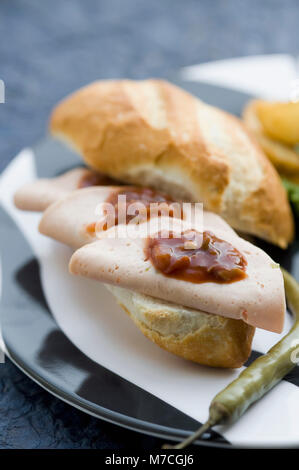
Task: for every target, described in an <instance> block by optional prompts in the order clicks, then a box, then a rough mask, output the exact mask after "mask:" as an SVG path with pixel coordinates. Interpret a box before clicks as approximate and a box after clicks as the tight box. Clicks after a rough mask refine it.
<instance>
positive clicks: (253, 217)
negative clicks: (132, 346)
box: [15, 80, 294, 367]
mask: <svg viewBox="0 0 299 470" xmlns="http://www.w3.org/2000/svg"><path fill="white" fill-rule="evenodd" d="M50 131H51V132H52V134H53V135H54V136H56V137H59V138H61V139H62V140H63V141H66V142H67V143H68V144H70V145H71V146H72V147H73V148H75V149H76V150H77V151H78V152H79V153H80V154H81V155H82V156H83V158H84V160H85V162H86V163H87V165H88V166H89V167H90V169H88V170H84V169H77V170H72V171H71V172H68V173H66V174H65V175H62V176H60V177H58V178H54V179H52V180H40V181H37V182H33V183H32V184H30V185H27V186H26V187H25V188H21V189H20V190H19V191H18V192H17V193H16V195H15V203H16V205H17V207H19V208H21V209H25V210H45V212H44V214H43V216H42V219H41V222H40V226H39V230H40V232H41V233H42V234H44V235H47V236H49V237H51V238H54V239H56V240H57V241H59V242H62V243H65V244H67V245H69V246H71V247H73V248H74V249H76V250H77V251H76V252H75V253H74V255H73V257H72V260H71V262H70V271H71V272H72V273H73V274H76V275H81V276H85V277H89V278H92V279H96V280H97V281H100V282H103V283H104V284H105V285H106V286H107V287H108V289H109V290H110V291H111V293H112V294H113V295H114V297H115V298H116V300H117V301H118V303H119V304H120V305H121V306H122V307H123V308H124V310H125V311H126V312H127V313H128V314H129V315H130V317H131V318H132V319H133V321H134V323H135V324H136V325H137V326H138V327H139V328H140V330H141V331H142V332H143V333H144V334H145V336H147V337H148V338H150V339H151V340H152V341H154V342H155V343H156V344H158V345H159V346H161V347H162V348H164V349H166V350H168V351H170V352H172V353H174V354H176V355H178V356H181V357H183V358H185V359H189V360H192V361H195V362H198V363H200V364H205V365H210V366H214V367H240V366H241V365H242V364H244V362H245V361H246V360H247V358H248V357H249V355H250V352H251V343H252V338H253V335H254V331H255V328H256V327H260V328H264V329H268V330H271V331H275V332H280V331H281V329H282V325H283V319H284V313H285V298H284V288H283V280H282V275H281V272H280V270H279V268H278V266H277V265H276V264H275V263H274V262H273V261H272V260H271V258H269V256H268V255H266V254H265V253H264V252H263V251H262V250H260V249H258V248H257V247H255V246H254V245H252V244H250V243H248V242H247V241H245V240H243V239H242V238H240V237H239V236H238V235H237V234H236V232H235V231H234V230H233V228H235V229H237V230H239V231H241V232H244V233H249V234H254V235H256V236H258V237H260V238H264V239H266V240H268V241H270V242H272V243H274V244H277V245H279V246H280V247H283V248H285V247H286V246H287V245H288V244H289V243H290V242H291V241H292V238H293V230H294V229H293V219H292V215H291V211H290V207H289V204H288V201H287V198H286V194H285V191H284V189H283V187H282V185H281V183H280V180H279V177H278V175H277V173H276V171H275V170H274V168H273V167H272V165H271V164H270V162H269V161H268V160H267V159H266V158H265V157H264V155H263V153H262V152H261V151H260V149H259V148H258V146H257V145H256V144H255V142H254V141H253V140H252V139H251V137H250V136H249V134H247V132H246V131H245V130H244V128H243V126H242V124H241V123H240V121H239V120H238V119H237V118H235V117H233V116H231V115H229V114H227V113H225V112H223V111H221V110H219V109H216V108H213V107H211V106H208V105H206V104H204V103H203V102H201V101H200V100H198V99H196V98H194V97H192V96H191V95H189V94H188V93H186V92H185V91H183V90H181V89H179V88H177V87H176V86H174V85H171V84H169V83H167V82H164V81H160V80H147V81H143V82H133V81H127V80H123V81H104V82H96V83H94V84H92V85H89V86H88V87H85V88H83V89H82V90H79V91H78V92H76V93H75V94H73V95H71V96H70V97H69V98H67V99H66V100H64V101H63V102H62V103H60V104H59V105H58V106H57V107H56V108H55V109H54V111H53V114H52V117H51V121H50ZM84 172H85V173H84ZM84 181H85V182H84ZM115 181H117V183H115ZM112 184H113V186H112ZM119 184H125V185H128V184H129V185H130V186H119ZM104 185H105V186H104ZM136 185H137V186H136ZM88 186H89V187H88ZM123 194H126V196H128V195H129V198H131V201H130V202H136V201H137V202H138V201H139V202H140V200H141V201H142V202H143V203H145V204H148V203H150V202H156V201H159V202H161V201H162V202H165V203H166V205H169V204H171V203H172V202H176V201H180V202H182V201H191V202H199V201H200V202H202V203H203V205H204V209H205V211H204V214H203V221H202V224H200V225H198V224H196V223H194V221H192V223H191V222H190V220H188V217H185V215H184V216H182V214H181V213H180V214H179V215H178V216H175V215H173V214H172V215H171V216H169V214H168V216H167V217H164V215H163V213H160V214H159V215H158V216H157V217H156V219H155V221H156V224H154V226H152V225H151V222H152V220H153V218H151V217H148V213H147V210H146V212H145V214H146V216H145V218H143V219H142V220H141V222H139V225H140V231H141V234H142V231H144V233H147V235H146V236H145V235H143V236H141V237H140V238H138V239H137V240H134V242H133V243H131V242H130V239H126V238H125V237H122V238H121V239H118V238H117V237H115V234H116V232H117V231H118V230H119V228H121V227H124V226H126V225H128V224H129V221H128V220H127V219H126V220H125V221H123V222H119V221H117V222H116V223H115V224H112V226H111V227H108V229H107V227H105V228H104V229H103V226H102V225H101V228H100V229H99V228H98V224H99V223H100V222H101V220H102V217H103V214H104V207H105V204H106V203H107V201H108V202H109V201H110V202H111V201H112V200H113V201H114V202H113V204H114V207H117V206H116V205H115V204H116V203H115V200H114V199H115V195H117V196H119V195H123ZM146 207H147V206H146ZM217 214H218V215H217ZM220 216H221V217H220ZM170 219H171V220H170ZM282 220H283V223H282ZM170 222H171V224H172V226H173V228H174V232H172V235H171V237H172V238H174V239H175V240H176V239H179V236H181V237H183V238H184V237H186V236H187V237H189V234H190V233H191V234H192V236H194V237H195V238H196V237H198V236H199V235H198V234H202V235H203V236H205V235H207V237H208V238H209V237H210V238H209V240H210V241H209V242H208V245H207V246H208V258H209V257H210V258H209V259H213V258H211V256H210V255H211V254H213V253H214V254H215V250H214V248H215V246H217V247H218V244H219V243H220V245H221V246H224V247H226V248H225V250H228V253H230V254H231V253H232V256H231V260H234V262H237V261H236V260H239V261H240V260H243V261H244V265H242V266H241V267H240V266H239V265H238V264H237V265H236V266H234V267H233V268H232V269H231V271H230V270H229V269H228V270H225V269H224V271H223V266H222V265H221V263H218V264H217V262H218V261H217V262H216V264H215V263H214V264H213V263H212V265H211V270H210V267H209V269H206V270H205V275H206V276H208V277H207V279H205V280H204V281H202V280H201V281H200V282H198V283H197V282H193V280H192V279H191V278H190V277H189V278H178V277H177V274H178V272H180V269H179V270H177V271H176V274H175V275H173V274H170V273H169V272H167V273H166V272H161V270H160V269H159V266H158V267H157V266H156V265H155V264H153V262H152V261H153V260H151V259H150V257H149V258H147V256H146V254H145V250H146V246H147V245H146V244H147V243H149V240H150V239H151V238H155V236H156V235H157V234H158V229H157V224H162V227H163V226H164V225H163V224H169V223H170ZM179 223H180V224H183V227H185V228H184V231H183V232H179V231H177V232H176V229H177V230H178V224H179ZM188 223H189V224H188ZM184 224H185V225H184ZM190 224H191V225H190ZM230 225H231V227H233V228H231V227H230ZM180 226H181V225H180ZM159 227H160V225H159ZM148 233H149V235H148ZM159 233H160V232H159ZM179 233H180V235H179ZM213 237H214V238H213ZM215 237H216V238H215ZM158 238H159V237H158ZM196 239H197V238H196ZM210 242H211V243H210ZM190 243H191V245H192V243H193V239H192V240H191V242H190V240H189V239H188V240H187V248H188V247H189V248H188V249H187V248H186V250H187V251H188V253H187V251H186V252H184V255H186V256H185V258H186V257H188V256H189V259H191V258H192V256H193V255H194V254H196V256H197V255H200V256H201V255H202V253H200V250H201V245H200V244H196V246H195V247H193V248H191V252H190V246H189V245H190ZM213 243H214V245H215V246H214V245H213ZM184 246H185V245H184ZM184 246H183V250H184V249H185V248H184ZM164 248H165V247H164ZM164 248H163V249H164ZM166 248H167V247H166ZM210 248H211V249H210ZM193 249H194V250H195V251H192V250H193ZM213 250H214V251H213ZM220 251H221V250H220ZM216 252H217V250H216ZM162 258H163V257H161V259H162ZM228 258H230V256H229V257H228ZM192 259H193V258H192ZM179 261H180V262H181V259H180V260H179ZM185 261H186V259H185ZM219 268H220V269H219ZM187 271H188V270H187ZM241 271H242V272H241ZM219 272H220V273H222V274H223V273H224V274H223V275H224V277H223V278H221V279H219V278H218V277H217V276H218V274H219ZM240 272H241V274H242V273H243V274H244V278H240V279H239V278H238V279H236V280H235V279H234V280H233V281H234V282H233V281H232V279H230V278H229V279H228V280H227V278H226V276H228V275H229V276H230V275H231V273H239V274H240ZM211 273H212V274H213V273H216V274H215V276H216V281H215V279H212V278H211V277H209V276H211ZM187 274H188V273H187ZM222 274H221V276H222ZM188 275H189V274H188Z"/></svg>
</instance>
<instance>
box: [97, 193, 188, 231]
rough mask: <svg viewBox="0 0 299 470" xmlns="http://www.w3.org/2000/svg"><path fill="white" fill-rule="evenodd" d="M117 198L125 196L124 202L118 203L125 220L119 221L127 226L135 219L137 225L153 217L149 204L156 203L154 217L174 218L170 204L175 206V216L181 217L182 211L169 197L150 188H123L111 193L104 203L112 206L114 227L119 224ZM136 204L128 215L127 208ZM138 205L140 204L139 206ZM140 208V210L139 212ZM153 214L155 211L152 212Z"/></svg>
mask: <svg viewBox="0 0 299 470" xmlns="http://www.w3.org/2000/svg"><path fill="white" fill-rule="evenodd" d="M118 196H126V202H125V203H120V204H123V205H124V207H123V208H122V210H123V212H125V220H124V221H121V222H124V223H126V224H128V223H129V222H130V221H131V220H132V219H134V218H135V217H137V220H138V223H142V222H146V221H147V220H149V219H150V217H151V215H153V207H152V211H151V204H154V203H157V204H158V206H157V211H156V214H155V215H163V214H164V215H168V216H169V217H174V215H175V214H174V210H173V209H172V208H171V207H169V206H170V205H172V204H176V206H173V207H174V208H175V207H176V208H177V210H176V212H177V214H176V215H177V216H179V217H182V209H181V205H180V204H179V203H178V202H176V203H175V201H173V199H171V198H170V196H167V195H165V194H163V193H159V192H158V191H154V190H153V189H150V188H139V187H133V188H132V187H130V188H128V187H127V188H124V189H121V190H119V191H115V192H113V193H112V194H111V195H110V196H109V197H108V198H107V200H106V202H108V203H110V204H112V205H113V206H114V209H115V225H118V223H119V211H120V207H119V199H118ZM134 203H137V204H136V207H135V209H136V211H135V209H134V208H133V210H132V212H133V213H132V214H128V207H129V206H130V205H131V204H134ZM138 203H141V204H140V206H139V205H138ZM139 208H140V210H139ZM154 212H155V211H154Z"/></svg>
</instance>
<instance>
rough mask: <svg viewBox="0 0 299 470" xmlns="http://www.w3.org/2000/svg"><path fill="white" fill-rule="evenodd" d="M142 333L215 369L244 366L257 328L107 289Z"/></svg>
mask: <svg viewBox="0 0 299 470" xmlns="http://www.w3.org/2000/svg"><path fill="white" fill-rule="evenodd" d="M107 288H108V290H110V291H111V292H112V294H113V295H114V297H115V298H116V299H117V302H118V303H119V305H120V306H121V307H122V308H123V309H124V310H125V311H126V312H127V313H128V315H129V316H130V318H131V319H132V320H133V321H134V323H135V324H136V325H137V327H138V328H139V329H140V330H141V331H142V333H143V334H144V335H145V336H146V337H147V338H149V339H150V340H151V341H153V342H154V343H156V344H157V345H158V346H160V347H161V348H163V349H166V351H169V352H171V353H173V354H176V355H177V356H180V357H183V358H184V359H189V360H190V361H194V362H198V363H199V364H203V365H208V366H212V367H241V366H242V365H243V364H244V362H245V361H246V360H247V359H248V357H249V355H250V352H251V343H252V339H253V336H254V332H255V328H254V327H253V326H250V325H247V324H246V323H244V322H243V321H242V320H233V319H231V318H224V317H220V316H218V315H210V314H208V313H204V312H201V311H199V310H192V309H190V308H186V307H183V306H181V305H176V304H172V303H169V302H164V301H163V300H158V299H155V298H154V297H150V296H148V295H142V294H139V293H137V292H133V291H130V290H127V289H122V288H121V287H115V286H110V285H109V286H108V285H107Z"/></svg>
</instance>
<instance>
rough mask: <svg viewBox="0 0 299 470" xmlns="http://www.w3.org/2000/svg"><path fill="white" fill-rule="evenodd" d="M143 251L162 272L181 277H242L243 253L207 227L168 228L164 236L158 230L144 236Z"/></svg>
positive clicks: (214, 279)
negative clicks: (154, 234)
mask: <svg viewBox="0 0 299 470" xmlns="http://www.w3.org/2000/svg"><path fill="white" fill-rule="evenodd" d="M145 255H146V257H147V259H150V261H151V262H152V264H153V265H154V267H155V268H156V269H157V270H158V271H160V272H161V273H163V274H164V275H165V276H170V277H173V278H175V279H180V280H183V281H188V282H194V283H202V282H217V283H220V284H223V283H230V282H235V281H239V280H241V279H244V278H245V277H246V272H245V269H246V265H247V261H246V259H245V258H244V256H243V255H242V254H241V253H240V251H239V250H237V249H236V248H234V247H233V245H231V244H230V243H228V242H227V241H225V240H222V239H220V238H218V237H216V236H215V235H214V234H213V233H212V232H210V231H205V232H203V233H199V232H197V231H196V230H187V231H185V232H184V233H182V234H181V236H178V235H177V234H174V233H173V232H172V233H170V234H168V237H167V238H166V237H163V233H162V232H159V233H158V234H157V236H156V237H149V239H148V240H147V244H146V248H145Z"/></svg>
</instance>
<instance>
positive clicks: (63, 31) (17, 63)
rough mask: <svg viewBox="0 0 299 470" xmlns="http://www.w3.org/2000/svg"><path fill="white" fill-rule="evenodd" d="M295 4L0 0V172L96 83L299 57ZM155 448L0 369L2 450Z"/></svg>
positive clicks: (270, 0) (280, 0)
mask: <svg viewBox="0 0 299 470" xmlns="http://www.w3.org/2000/svg"><path fill="white" fill-rule="evenodd" d="M298 28H299V2H298V0H263V1H262V0H203V1H200V0H97V1H96V0H44V1H41V0H31V1H30V0H1V3H0V78H2V79H3V80H4V81H5V84H6V103H5V104H1V105H0V171H1V170H2V169H3V168H4V167H5V166H6V165H7V163H8V162H9V161H10V160H11V159H12V158H13V156H14V155H15V154H16V153H17V152H18V151H19V150H20V149H21V148H22V147H24V146H26V145H30V144H32V143H33V142H35V141H36V140H38V139H40V138H42V136H43V135H44V133H45V128H46V122H47V117H48V114H49V112H50V110H51V108H52V106H53V105H54V104H55V103H56V101H57V100H58V99H60V98H61V97H63V96H64V95H65V94H67V93H69V92H70V91H72V90H74V89H76V88H77V87H79V86H81V85H83V84H85V83H88V82H90V81H92V80H94V79H97V78H113V77H131V78H142V77H148V76H167V75H168V74H169V73H173V72H175V71H177V70H178V68H180V67H182V66H185V65H192V64H194V63H198V62H203V61H210V60H216V59H224V58H229V57H237V56H242V55H250V54H265V53H276V52H280V53H285V52H288V53H292V54H294V55H297V54H298V52H299V35H298ZM159 444H160V441H159V440H157V439H154V438H150V437H147V436H142V435H139V434H136V433H133V432H128V431H124V430H122V429H121V428H118V427H116V426H113V425H111V424H107V423H104V422H102V421H98V420H96V419H94V418H91V417H89V416H87V415H84V414H83V413H81V412H79V411H76V410H74V409H72V408H71V407H69V406H68V405H65V404H64V403H62V402H60V401H59V400H56V399H55V398H53V397H52V396H50V395H49V394H48V393H46V392H44V391H43V390H41V389H40V388H39V387H38V386H37V385H35V384H33V383H32V382H31V381H30V380H29V379H27V378H26V377H25V376H23V374H22V373H21V372H19V371H18V370H17V369H16V368H15V367H14V366H13V365H12V364H11V363H9V361H7V362H6V364H4V365H1V364H0V448H79V447H80V448H114V449H116V448H128V447H130V446H132V445H133V446H134V447H139V448H141V449H142V448H144V449H150V448H154V447H157V446H158V445H159Z"/></svg>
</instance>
